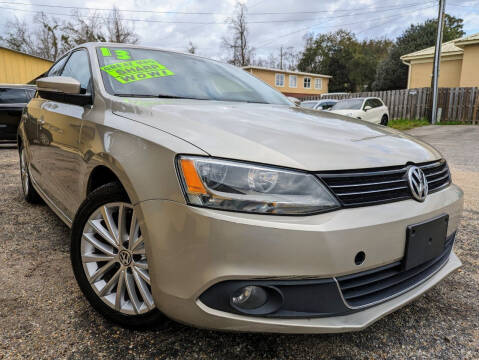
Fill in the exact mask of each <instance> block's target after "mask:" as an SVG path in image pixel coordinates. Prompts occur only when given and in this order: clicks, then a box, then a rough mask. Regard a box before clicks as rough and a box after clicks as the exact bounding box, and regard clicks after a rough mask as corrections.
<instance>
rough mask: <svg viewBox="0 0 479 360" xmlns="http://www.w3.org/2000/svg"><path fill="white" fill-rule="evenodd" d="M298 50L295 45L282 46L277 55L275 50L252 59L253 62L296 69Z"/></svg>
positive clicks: (266, 65)
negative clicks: (265, 55) (264, 55)
mask: <svg viewBox="0 0 479 360" xmlns="http://www.w3.org/2000/svg"><path fill="white" fill-rule="evenodd" d="M298 56H299V54H298V52H297V51H296V50H295V48H294V47H292V46H289V47H287V48H284V47H282V46H281V47H280V48H279V50H278V52H277V55H276V54H275V52H271V53H269V55H268V56H267V57H255V58H253V59H251V64H252V65H255V66H263V67H269V68H274V69H282V70H296V67H297V64H298Z"/></svg>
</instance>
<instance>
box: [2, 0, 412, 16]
mask: <svg viewBox="0 0 479 360" xmlns="http://www.w3.org/2000/svg"><path fill="white" fill-rule="evenodd" d="M260 3H261V1H260V2H259V3H258V4H256V5H259V4H260ZM0 4H7V5H25V6H36V7H42V8H45V7H46V8H58V9H70V10H88V11H112V9H111V8H92V7H82V6H67V5H50V4H32V3H22V2H13V1H0ZM419 4H421V3H416V5H419ZM256 5H253V6H252V7H255V6H256ZM407 5H411V4H401V5H400V6H398V7H397V8H398V9H399V8H403V7H404V6H407ZM384 8H390V5H389V6H372V7H362V8H352V9H351V8H348V9H334V10H316V11H287V12H251V13H250V12H249V13H248V16H250V15H251V16H256V15H295V14H300V15H301V14H302V15H304V14H320V13H326V14H330V13H335V12H351V11H357V10H377V9H384ZM391 9H392V8H391ZM117 10H118V11H119V12H128V13H146V14H176V15H222V16H230V14H224V13H217V12H210V11H203V12H198V11H159V10H133V9H132V10H125V9H117ZM25 11H27V10H25ZM31 11H35V10H31ZM61 15H65V14H61Z"/></svg>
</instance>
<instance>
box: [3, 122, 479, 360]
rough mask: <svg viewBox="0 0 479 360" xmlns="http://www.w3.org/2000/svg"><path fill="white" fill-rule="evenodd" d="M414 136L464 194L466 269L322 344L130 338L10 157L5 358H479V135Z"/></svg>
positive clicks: (8, 154) (286, 338)
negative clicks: (435, 153)
mask: <svg viewBox="0 0 479 360" xmlns="http://www.w3.org/2000/svg"><path fill="white" fill-rule="evenodd" d="M411 133H413V134H415V135H418V136H420V137H422V138H423V139H425V140H426V141H428V142H430V143H431V144H433V145H434V146H436V147H437V148H438V149H439V150H440V151H442V152H443V154H444V155H445V157H446V158H447V159H448V160H449V164H450V166H451V169H452V173H453V178H454V181H455V182H456V183H457V184H459V185H460V186H461V187H462V188H463V189H464V192H465V195H466V202H465V207H466V208H465V213H464V219H463V221H462V225H461V228H460V231H459V235H458V238H457V243H456V247H455V249H456V252H457V254H458V255H459V257H460V258H461V259H462V261H463V263H464V266H463V267H462V269H460V270H459V271H458V272H456V273H454V274H453V275H452V276H450V277H449V278H447V279H446V280H445V281H444V282H442V283H441V284H440V285H438V286H437V287H436V288H434V289H433V290H431V291H430V292H429V293H427V294H425V295H424V296H422V297H421V298H420V299H418V300H417V301H415V302H414V303H412V304H410V305H409V306H406V307H405V308H403V309H401V310H399V311H397V312H395V313H393V314H391V315H389V316H387V317H386V318H383V319H382V320H380V321H378V322H377V323H375V324H374V325H372V326H371V327H369V328H368V329H366V330H364V331H362V332H358V333H349V334H339V335H315V336H313V335H294V336H290V335H274V334H259V335H258V334H235V333H219V332H214V331H205V330H198V329H194V328H190V327H187V326H183V325H179V324H177V323H174V322H170V321H168V322H167V323H166V325H165V326H164V328H157V329H152V330H148V331H130V330H126V329H123V328H120V327H118V326H116V325H113V324H111V323H109V322H107V321H105V320H104V319H103V318H102V317H101V316H99V315H98V314H97V313H95V312H94V311H93V310H92V309H91V307H90V306H89V305H88V303H87V302H86V300H85V299H84V297H83V296H82V294H81V293H80V290H79V289H78V287H77V285H76V282H75V279H74V277H73V273H72V270H71V267H70V261H69V230H68V229H67V227H66V226H64V225H63V223H62V222H61V221H60V220H59V219H58V218H57V217H56V216H55V215H54V214H53V213H52V212H51V211H50V210H49V209H48V208H47V207H46V206H42V205H37V206H31V205H28V204H27V203H26V202H25V201H23V199H22V194H21V185H20V181H19V172H18V160H17V159H18V156H17V151H16V149H14V148H0V199H1V203H0V324H1V325H0V359H2V358H5V359H7V358H8V359H10V358H71V359H80V358H105V359H110V358H126V359H146V358H158V359H176V358H180V359H207V358H208V359H210V358H211V359H320V358H328V359H350V358H355V359H356V358H367V359H376V358H397V359H403V358H420V359H422V358H433V359H438V358H444V359H479V325H478V324H479V271H478V263H479V261H478V259H479V242H478V237H479V127H474V128H472V127H466V126H443V127H437V126H436V127H425V128H418V129H415V130H414V131H412V132H411Z"/></svg>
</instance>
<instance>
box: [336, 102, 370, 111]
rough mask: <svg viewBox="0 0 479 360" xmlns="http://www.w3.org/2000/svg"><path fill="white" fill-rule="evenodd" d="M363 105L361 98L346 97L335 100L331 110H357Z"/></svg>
mask: <svg viewBox="0 0 479 360" xmlns="http://www.w3.org/2000/svg"><path fill="white" fill-rule="evenodd" d="M362 105H363V99H347V100H341V101H339V102H337V103H336V104H335V105H334V106H333V107H332V110H359V109H361V106H362Z"/></svg>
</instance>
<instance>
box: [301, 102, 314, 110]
mask: <svg viewBox="0 0 479 360" xmlns="http://www.w3.org/2000/svg"><path fill="white" fill-rule="evenodd" d="M316 104H317V102H316V101H311V102H302V103H301V107H304V108H306V109H312V108H314V105H316Z"/></svg>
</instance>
